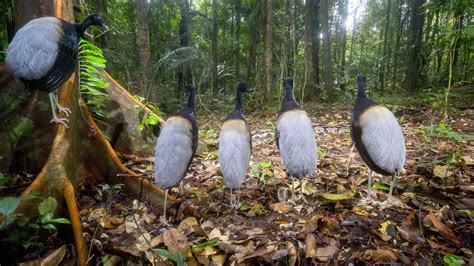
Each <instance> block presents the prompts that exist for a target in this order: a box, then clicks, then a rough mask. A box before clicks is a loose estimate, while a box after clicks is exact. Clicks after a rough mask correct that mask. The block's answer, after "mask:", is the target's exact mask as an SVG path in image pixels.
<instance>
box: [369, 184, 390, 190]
mask: <svg viewBox="0 0 474 266" xmlns="http://www.w3.org/2000/svg"><path fill="white" fill-rule="evenodd" d="M372 187H373V188H375V189H379V190H385V191H389V190H390V184H388V183H384V182H375V183H374V185H373V186H372Z"/></svg>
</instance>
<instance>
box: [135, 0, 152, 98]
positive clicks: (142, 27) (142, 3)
mask: <svg viewBox="0 0 474 266" xmlns="http://www.w3.org/2000/svg"><path fill="white" fill-rule="evenodd" d="M136 4H137V14H138V45H137V46H138V61H139V64H138V72H139V86H140V88H139V91H138V92H139V94H140V95H141V96H143V97H147V96H148V95H147V92H148V89H149V85H150V68H151V67H150V57H151V55H150V31H149V29H148V14H149V10H150V5H149V4H148V1H147V0H136Z"/></svg>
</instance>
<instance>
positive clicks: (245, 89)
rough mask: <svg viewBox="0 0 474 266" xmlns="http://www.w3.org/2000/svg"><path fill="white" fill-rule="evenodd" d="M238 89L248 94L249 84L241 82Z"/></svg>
mask: <svg viewBox="0 0 474 266" xmlns="http://www.w3.org/2000/svg"><path fill="white" fill-rule="evenodd" d="M236 89H237V91H240V92H247V84H245V83H244V82H241V81H240V82H239V83H237V86H236Z"/></svg>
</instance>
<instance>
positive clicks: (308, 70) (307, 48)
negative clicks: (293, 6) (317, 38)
mask: <svg viewBox="0 0 474 266" xmlns="http://www.w3.org/2000/svg"><path fill="white" fill-rule="evenodd" d="M304 25H305V29H304V65H305V75H304V77H305V78H304V85H306V86H309V87H310V88H312V87H313V86H314V84H313V82H314V68H313V62H314V59H313V0H306V4H305V16H304ZM305 90H306V88H305V86H303V89H302V92H303V93H304V91H305ZM303 97H304V95H302V98H303Z"/></svg>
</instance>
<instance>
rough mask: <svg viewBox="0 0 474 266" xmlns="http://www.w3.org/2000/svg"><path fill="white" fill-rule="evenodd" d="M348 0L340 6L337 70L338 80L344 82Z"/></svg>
mask: <svg viewBox="0 0 474 266" xmlns="http://www.w3.org/2000/svg"><path fill="white" fill-rule="evenodd" d="M348 9H349V1H348V0H344V1H343V6H342V25H341V27H342V41H341V67H340V71H339V73H340V74H339V75H340V78H339V82H340V83H341V84H344V83H345V82H346V78H345V77H346V73H345V72H346V70H345V69H346V44H347V28H346V26H347V25H346V20H347V16H348Z"/></svg>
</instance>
